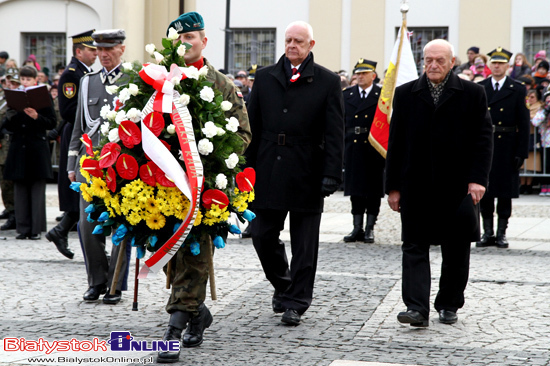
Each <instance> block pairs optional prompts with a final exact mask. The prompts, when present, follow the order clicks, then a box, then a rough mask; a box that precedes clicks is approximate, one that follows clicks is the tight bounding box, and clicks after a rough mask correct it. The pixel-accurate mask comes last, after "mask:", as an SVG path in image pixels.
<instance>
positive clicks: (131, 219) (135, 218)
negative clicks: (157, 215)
mask: <svg viewBox="0 0 550 366" xmlns="http://www.w3.org/2000/svg"><path fill="white" fill-rule="evenodd" d="M126 220H128V223H129V224H130V225H132V226H135V225H137V224H139V222H140V221H141V220H142V217H141V215H140V214H139V213H138V212H132V213H130V214H129V215H127V216H126Z"/></svg>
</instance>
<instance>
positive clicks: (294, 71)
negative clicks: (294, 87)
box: [292, 67, 298, 75]
mask: <svg viewBox="0 0 550 366" xmlns="http://www.w3.org/2000/svg"><path fill="white" fill-rule="evenodd" d="M297 72H298V69H297V68H295V67H293V68H292V75H296V73H297Z"/></svg>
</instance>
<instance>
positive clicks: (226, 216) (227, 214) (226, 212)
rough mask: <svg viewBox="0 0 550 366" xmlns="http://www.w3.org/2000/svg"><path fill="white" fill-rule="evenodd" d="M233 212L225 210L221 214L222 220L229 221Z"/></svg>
mask: <svg viewBox="0 0 550 366" xmlns="http://www.w3.org/2000/svg"><path fill="white" fill-rule="evenodd" d="M230 214H231V213H230V212H229V211H224V212H223V213H222V214H221V215H220V222H221V221H227V220H228V219H229V215H230Z"/></svg>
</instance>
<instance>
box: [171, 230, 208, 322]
mask: <svg viewBox="0 0 550 366" xmlns="http://www.w3.org/2000/svg"><path fill="white" fill-rule="evenodd" d="M199 244H200V253H199V254H197V255H193V254H192V253H191V250H190V246H189V245H185V244H184V245H183V246H182V247H180V249H179V250H178V251H177V252H176V254H175V255H174V257H173V258H172V259H171V262H172V265H171V268H172V270H171V274H170V276H171V288H172V292H171V293H170V298H169V299H168V304H167V305H166V311H167V312H168V313H169V314H172V313H173V312H175V311H184V312H189V313H191V314H192V315H193V316H195V315H198V313H199V312H198V308H199V305H201V304H202V303H203V302H204V300H205V298H206V284H207V283H208V266H209V258H208V255H209V252H210V251H209V250H208V249H209V248H208V246H210V248H212V253H213V250H214V248H213V244H212V238H210V235H207V234H206V235H203V236H202V237H201V238H200V240H199ZM166 270H167V267H165V272H166Z"/></svg>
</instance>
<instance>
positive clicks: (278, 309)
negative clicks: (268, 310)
mask: <svg viewBox="0 0 550 366" xmlns="http://www.w3.org/2000/svg"><path fill="white" fill-rule="evenodd" d="M271 306H272V307H273V311H274V312H275V313H276V314H280V313H284V312H285V310H286V309H285V308H284V306H283V303H282V302H281V294H280V293H279V291H277V290H275V293H274V294H273V298H272V299H271Z"/></svg>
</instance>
